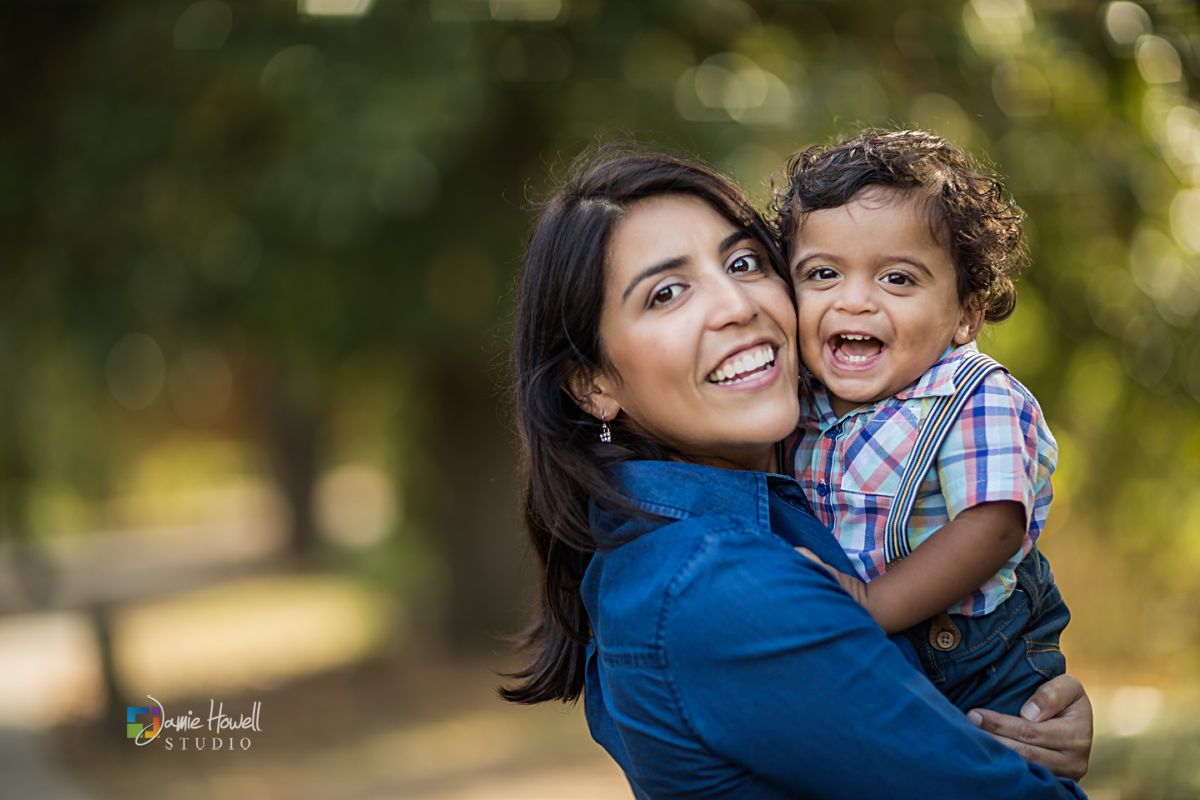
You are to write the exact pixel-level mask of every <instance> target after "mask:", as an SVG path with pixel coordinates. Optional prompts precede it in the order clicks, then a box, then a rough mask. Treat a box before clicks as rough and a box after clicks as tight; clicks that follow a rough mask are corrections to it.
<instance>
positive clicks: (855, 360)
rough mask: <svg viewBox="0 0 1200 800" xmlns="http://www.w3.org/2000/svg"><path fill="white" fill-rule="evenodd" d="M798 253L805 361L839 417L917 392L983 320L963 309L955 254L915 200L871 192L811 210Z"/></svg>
mask: <svg viewBox="0 0 1200 800" xmlns="http://www.w3.org/2000/svg"><path fill="white" fill-rule="evenodd" d="M790 251H791V253H792V259H791V268H792V275H793V276H794V277H795V280H796V303H797V307H798V314H799V336H800V354H801V357H802V358H803V361H804V364H805V366H807V367H808V369H809V370H810V371H811V372H812V373H813V374H814V375H815V376H816V377H817V379H818V380H819V381H820V382H821V383H822V384H824V385H825V387H826V388H827V389H828V390H829V392H830V394H831V395H832V399H833V409H834V412H835V413H837V414H838V415H841V414H844V413H846V412H847V411H849V410H850V409H852V408H854V407H856V406H859V405H862V404H864V403H870V402H873V401H876V400H882V399H883V398H885V397H889V396H891V395H893V394H895V393H896V392H899V391H900V390H902V389H904V388H905V387H907V386H909V385H911V384H912V383H913V382H914V381H916V380H917V378H919V377H920V376H921V375H922V374H923V373H924V372H925V371H926V370H928V369H929V368H930V367H932V366H933V365H934V364H935V363H936V362H937V360H938V358H939V357H940V356H941V355H942V352H943V351H944V350H945V349H946V347H947V346H948V345H949V344H950V343H951V342H953V343H954V344H956V345H960V344H966V343H967V342H969V341H971V340H972V339H974V338H975V334H976V333H977V331H978V329H979V325H980V324H981V322H982V313H981V311H979V310H976V309H974V308H970V307H964V304H963V303H961V302H960V301H959V297H958V288H957V281H956V274H955V269H954V263H953V262H952V261H951V260H950V251H949V248H948V247H947V246H946V245H943V244H940V243H939V242H938V241H937V240H936V239H934V236H933V233H932V232H931V231H930V226H929V216H928V214H927V213H926V211H925V209H924V208H923V207H922V206H921V204H920V203H919V202H918V201H917V199H916V198H915V197H913V196H911V195H906V194H903V193H900V192H898V191H896V190H894V189H889V188H884V187H868V188H867V189H864V190H863V191H862V192H859V194H857V195H856V196H855V197H854V198H853V199H852V200H851V201H850V202H849V203H847V204H846V205H844V206H839V207H837V208H830V209H825V210H822V211H814V212H811V213H809V214H808V215H806V216H805V217H803V218H802V220H801V222H800V223H799V224H798V226H797V228H796V230H795V231H793V240H792V243H791V247H790Z"/></svg>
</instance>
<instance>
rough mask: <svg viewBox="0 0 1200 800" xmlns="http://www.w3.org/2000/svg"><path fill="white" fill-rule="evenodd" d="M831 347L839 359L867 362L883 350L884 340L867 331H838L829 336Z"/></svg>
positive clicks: (835, 356)
mask: <svg viewBox="0 0 1200 800" xmlns="http://www.w3.org/2000/svg"><path fill="white" fill-rule="evenodd" d="M829 349H830V351H831V352H832V353H833V357H834V359H835V360H837V361H841V362H844V363H847V364H865V363H867V362H868V361H871V360H872V359H874V358H875V357H876V356H878V355H879V354H880V353H882V352H883V342H881V341H879V340H878V339H876V338H875V337H874V336H869V335H867V334H865V333H837V334H834V335H833V336H831V337H830V338H829Z"/></svg>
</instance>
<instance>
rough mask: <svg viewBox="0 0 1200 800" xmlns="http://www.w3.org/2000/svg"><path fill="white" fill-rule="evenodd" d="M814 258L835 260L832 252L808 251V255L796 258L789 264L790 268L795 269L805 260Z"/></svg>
mask: <svg viewBox="0 0 1200 800" xmlns="http://www.w3.org/2000/svg"><path fill="white" fill-rule="evenodd" d="M814 258H824V259H826V260H828V261H836V260H837V256H835V255H833V253H809V254H808V255H806V256H804V258H797V259H796V261H795V263H793V264H792V265H791V267H790V269H797V268H799V266H800V265H801V264H803V263H804V262H805V261H812V260H813V259H814Z"/></svg>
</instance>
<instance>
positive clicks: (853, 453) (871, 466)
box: [841, 403, 924, 513]
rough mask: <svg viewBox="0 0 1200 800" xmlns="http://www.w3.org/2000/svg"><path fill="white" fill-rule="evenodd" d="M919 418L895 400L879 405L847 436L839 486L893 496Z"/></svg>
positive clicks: (915, 435) (850, 490)
mask: <svg viewBox="0 0 1200 800" xmlns="http://www.w3.org/2000/svg"><path fill="white" fill-rule="evenodd" d="M922 406H924V404H922ZM920 422H921V420H920V418H919V417H918V416H917V414H916V413H915V412H914V410H913V409H912V408H908V407H905V406H904V405H901V404H899V403H896V404H895V405H891V404H889V405H888V406H885V407H884V408H881V409H880V410H879V411H878V412H877V413H875V414H873V415H872V416H871V417H870V419H868V420H866V421H865V422H864V423H863V428H862V430H861V431H859V432H856V433H853V434H851V435H850V436H848V437H847V441H848V445H847V447H846V450H845V452H844V453H843V454H842V459H843V463H844V464H845V471H844V472H843V474H842V480H841V488H842V490H843V491H846V492H849V493H853V494H870V495H881V496H883V497H889V498H892V497H895V496H896V491H897V490H898V489H899V487H900V478H901V476H902V474H903V472H904V463H905V461H906V460H907V459H908V456H909V453H911V452H912V449H913V445H914V444H915V443H916V441H917V428H918V427H919V426H920ZM888 505H889V506H890V503H889V504H888ZM885 513H886V512H885Z"/></svg>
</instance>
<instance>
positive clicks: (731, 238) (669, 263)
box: [621, 231, 750, 303]
mask: <svg viewBox="0 0 1200 800" xmlns="http://www.w3.org/2000/svg"><path fill="white" fill-rule="evenodd" d="M749 238H750V234H749V232H747V231H734V232H733V233H731V234H729V235H728V236H726V237H725V238H724V239H722V240H721V243H720V244H719V245H717V252H719V253H724V252H725V251H726V250H728V249H729V248H731V247H733V246H734V245H735V244H737V243H738V242H741V241H745V240H746V239H749ZM687 261H688V258H687V256H676V257H675V258H668V259H667V260H666V261H660V262H659V263H657V264H653V265H651V266H649V267H646V268H645V269H644V270H642V271H641V272H639V273H638V274H637V275H634V276H633V279H632V280H631V281H629V285H628V286H626V287H625V293H624V294H622V295H621V302H622V303H624V302H625V301H626V300H628V299H629V295H631V294H633V290H634V289H636V288H637V285H638V284H639V283H641V282H642V281H644V280H646V279H647V278H653V277H654V276H655V275H658V274H660V273H663V272H669V271H670V270H673V269H675V268H676V267H680V266H683V265H684V264H686V263H687Z"/></svg>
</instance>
